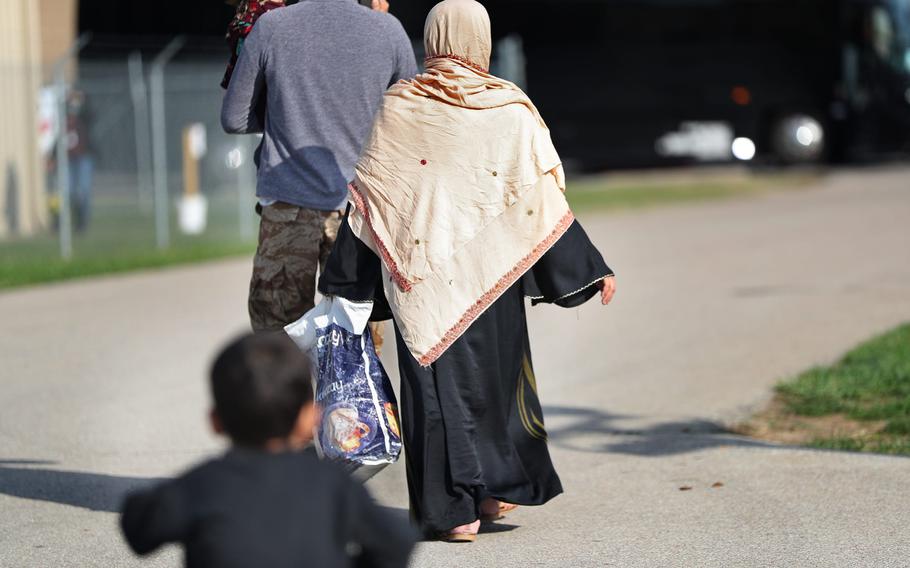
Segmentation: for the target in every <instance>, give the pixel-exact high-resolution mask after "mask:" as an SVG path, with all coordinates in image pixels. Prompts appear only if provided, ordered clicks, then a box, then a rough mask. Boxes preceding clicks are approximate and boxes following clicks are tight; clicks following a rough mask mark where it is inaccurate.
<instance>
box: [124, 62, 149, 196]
mask: <svg viewBox="0 0 910 568" xmlns="http://www.w3.org/2000/svg"><path fill="white" fill-rule="evenodd" d="M129 71H130V95H131V98H132V101H133V125H134V130H135V137H136V191H137V197H138V200H139V207H140V209H143V210H144V209H145V205H146V203H150V201H149V198H150V197H151V194H152V179H151V178H152V172H151V170H152V159H151V153H152V149H151V133H150V132H149V107H148V104H149V101H148V86H147V85H146V81H145V72H144V65H143V62H142V52H140V51H134V52H133V53H131V54H130V57H129Z"/></svg>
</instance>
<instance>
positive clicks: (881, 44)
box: [866, 0, 910, 74]
mask: <svg viewBox="0 0 910 568" xmlns="http://www.w3.org/2000/svg"><path fill="white" fill-rule="evenodd" d="M889 7H890V10H889V9H888V8H886V7H885V6H875V7H873V8H872V9H871V10H870V11H869V13H868V19H867V23H866V31H867V34H868V41H869V44H870V47H871V48H872V51H873V52H874V53H875V55H876V56H877V57H878V58H879V59H881V60H882V61H883V62H885V63H886V64H888V65H889V66H890V67H892V68H893V69H895V70H896V71H898V72H899V73H902V74H910V0H891V2H890V6H889Z"/></svg>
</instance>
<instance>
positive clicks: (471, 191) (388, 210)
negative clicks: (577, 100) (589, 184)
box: [350, 0, 574, 365]
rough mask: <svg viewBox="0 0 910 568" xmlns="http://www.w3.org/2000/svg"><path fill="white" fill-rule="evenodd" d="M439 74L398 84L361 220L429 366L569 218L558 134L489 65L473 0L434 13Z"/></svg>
mask: <svg viewBox="0 0 910 568" xmlns="http://www.w3.org/2000/svg"><path fill="white" fill-rule="evenodd" d="M425 43H426V52H427V63H426V66H427V71H426V73H424V74H422V75H418V76H417V77H416V78H415V79H413V80H411V81H402V82H399V83H398V84H396V85H394V86H393V87H392V88H391V89H389V91H388V92H387V93H386V95H385V98H384V101H383V104H382V107H381V109H380V111H379V114H378V116H377V119H376V123H375V124H374V126H373V131H372V134H371V136H370V139H369V141H368V142H367V144H366V148H365V150H364V152H363V155H362V157H361V159H360V161H359V163H358V164H357V167H356V175H355V179H354V181H353V182H352V183H351V188H350V189H351V199H352V201H353V203H354V206H355V210H354V211H353V213H352V214H351V217H350V224H351V227H352V229H353V231H354V233H355V235H357V237H358V238H360V239H361V240H362V241H363V242H364V243H366V244H367V245H368V246H369V247H370V248H371V249H373V250H374V251H375V252H376V253H377V254H378V255H379V256H380V257H381V258H382V260H383V271H384V274H386V275H387V276H388V277H387V278H386V286H385V292H386V296H387V297H388V299H389V303H390V304H391V306H392V310H393V312H394V313H395V316H396V318H395V319H396V322H397V323H398V326H399V329H400V330H401V333H402V337H403V339H404V341H405V344H406V345H407V346H408V348H409V350H410V352H411V353H412V354H413V355H414V357H415V358H416V359H417V360H418V361H419V362H420V363H421V364H423V365H430V364H431V363H432V362H433V361H435V360H436V359H438V358H439V357H440V356H441V355H442V354H443V353H444V352H445V350H446V349H448V347H449V346H451V344H452V343H453V342H454V341H455V340H456V339H458V337H460V336H461V335H462V334H463V333H464V332H465V331H466V330H467V329H468V327H469V326H470V325H471V323H472V322H473V321H474V320H475V319H476V318H477V317H478V316H479V315H480V314H482V313H483V312H484V311H485V310H486V309H487V308H488V307H489V306H490V305H491V304H492V303H493V302H494V301H496V299H497V298H499V296H500V295H502V293H503V292H505V291H506V290H508V289H509V288H510V287H511V286H512V285H513V284H514V283H515V282H516V281H517V280H518V279H519V278H520V277H521V276H522V275H523V274H524V273H525V272H527V270H529V269H530V268H531V267H532V266H533V265H534V263H535V262H537V260H538V259H539V258H540V257H541V256H543V254H544V253H545V252H546V251H547V250H549V248H550V247H551V246H552V245H553V244H555V243H556V241H557V240H559V237H561V236H562V234H563V233H564V232H565V231H566V230H567V229H568V228H569V226H570V225H571V223H572V221H573V220H574V217H573V216H572V213H571V211H570V210H569V206H568V203H567V202H566V199H565V196H564V194H563V192H564V191H565V182H564V176H563V172H562V166H561V162H560V159H559V155H558V154H557V153H556V150H555V148H554V147H553V143H552V141H551V139H550V131H549V130H548V129H547V127H546V124H545V123H544V122H543V120H542V119H541V117H540V115H539V114H538V112H537V109H536V108H535V107H534V105H533V103H531V101H530V99H528V97H527V95H525V94H524V93H523V92H522V91H521V89H519V88H518V87H516V86H515V85H514V84H512V83H510V82H508V81H504V80H502V79H499V78H497V77H494V76H492V75H490V74H489V73H488V72H487V71H486V69H487V68H488V67H489V63H490V52H491V45H492V40H491V35H490V18H489V15H488V14H487V11H486V9H485V8H484V7H483V6H482V5H481V4H479V3H477V2H475V1H474V0H445V1H444V2H441V3H439V4H437V5H436V6H435V7H434V8H433V10H432V11H431V12H430V15H429V16H428V17H427V23H426V28H425Z"/></svg>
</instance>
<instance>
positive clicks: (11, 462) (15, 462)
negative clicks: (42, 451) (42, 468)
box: [0, 460, 58, 467]
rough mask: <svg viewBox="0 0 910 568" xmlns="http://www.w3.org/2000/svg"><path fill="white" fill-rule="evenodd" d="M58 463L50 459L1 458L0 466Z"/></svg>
mask: <svg viewBox="0 0 910 568" xmlns="http://www.w3.org/2000/svg"><path fill="white" fill-rule="evenodd" d="M57 463H58V462H55V461H49V460H0V467H2V466H5V465H57Z"/></svg>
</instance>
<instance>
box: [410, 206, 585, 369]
mask: <svg viewBox="0 0 910 568" xmlns="http://www.w3.org/2000/svg"><path fill="white" fill-rule="evenodd" d="M573 222H575V215H574V214H573V213H572V211H569V212H567V213H566V214H565V215H564V216H563V218H562V219H560V220H559V223H557V224H556V228H554V229H553V231H552V232H551V233H550V235H549V236H548V237H547V238H545V239H544V240H543V241H541V242H540V244H538V245H537V246H536V247H534V250H532V251H531V252H530V253H529V254H528V255H527V256H526V257H524V258H523V259H522V260H521V261H520V262H519V263H518V264H517V265H515V267H514V268H512V270H510V271H509V272H508V273H506V275H505V276H503V277H502V278H500V279H499V282H497V283H496V285H495V286H493V287H492V288H491V289H490V290H488V291H487V292H486V293H485V294H484V295H483V296H481V297H480V299H478V300H477V302H475V303H474V305H473V306H471V307H470V308H469V309H468V311H466V312H465V313H464V315H463V316H461V319H460V320H458V323H456V324H455V325H454V326H453V327H452V328H451V329H449V331H447V332H446V334H445V335H443V336H442V339H441V340H440V341H439V343H437V344H436V345H435V346H434V347H433V348H432V349H430V350H429V351H428V352H427V353H426V355H424V356H423V357H421V358H419V359H418V360H417V362H418V363H420V364H421V366H424V367H429V366H430V365H432V364H433V363H434V362H435V361H436V360H437V359H439V358H440V357H442V354H443V353H445V352H446V350H447V349H448V348H449V347H451V346H452V344H453V343H455V342H456V341H457V340H458V338H459V337H461V336H462V335H464V332H465V331H467V330H468V328H469V327H470V326H471V324H472V323H474V320H476V319H477V318H478V317H480V315H481V314H483V313H484V312H485V311H487V308H489V307H490V306H491V305H493V302H495V301H496V300H498V299H499V297H500V296H502V295H503V294H504V293H505V292H506V291H507V290H508V289H509V288H511V287H512V285H514V284H515V282H517V281H518V279H519V278H521V277H522V276H523V275H524V274H525V273H526V272H527V271H528V270H530V269H531V268H532V267H533V266H534V265H535V264H536V263H537V261H538V260H540V258H541V257H542V256H543V255H544V254H546V252H547V251H548V250H550V249H551V248H553V245H555V244H556V241H558V240H559V239H560V237H562V236H563V235H564V234H565V232H566V231H568V230H569V227H571V226H572V223H573Z"/></svg>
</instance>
